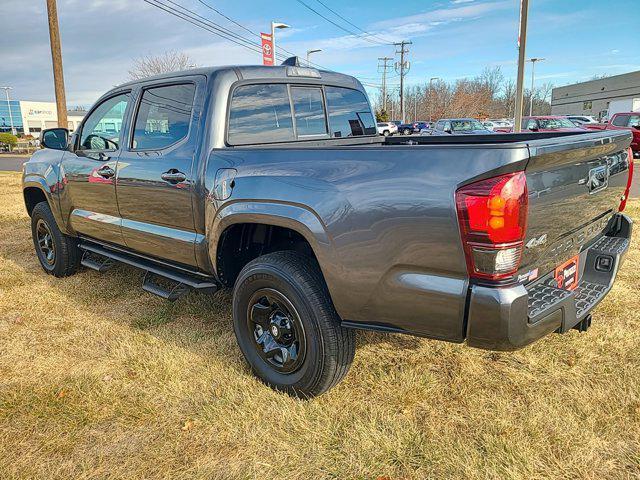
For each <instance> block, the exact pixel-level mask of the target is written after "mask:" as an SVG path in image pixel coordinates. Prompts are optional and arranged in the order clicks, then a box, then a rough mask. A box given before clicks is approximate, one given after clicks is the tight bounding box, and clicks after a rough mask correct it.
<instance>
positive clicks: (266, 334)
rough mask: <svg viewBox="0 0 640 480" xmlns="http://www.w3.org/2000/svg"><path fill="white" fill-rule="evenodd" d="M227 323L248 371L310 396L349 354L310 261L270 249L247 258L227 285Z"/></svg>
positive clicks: (346, 335) (338, 372)
mask: <svg viewBox="0 0 640 480" xmlns="http://www.w3.org/2000/svg"><path fill="white" fill-rule="evenodd" d="M233 325H234V330H235V334H236V338H237V340H238V345H239V346H240V349H241V350H242V353H243V354H244V356H245V358H246V359H247V361H248V362H249V365H250V366H251V368H252V369H253V371H254V373H255V374H256V375H257V376H258V377H259V378H260V379H261V380H263V381H264V382H265V383H266V384H267V385H269V386H271V387H272V388H274V389H276V390H280V391H284V392H286V393H288V394H290V395H294V396H298V397H312V396H315V395H319V394H321V393H323V392H325V391H327V390H328V389H330V388H331V387H333V386H334V385H335V384H337V383H338V382H339V381H340V380H341V379H342V378H343V377H344V376H345V375H346V373H347V371H348V370H349V367H350V365H351V362H352V361H353V357H354V354H355V341H354V333H353V331H352V330H349V329H346V328H343V327H341V326H340V319H339V317H338V314H337V313H336V311H335V309H334V307H333V304H332V303H331V299H330V297H329V292H328V291H327V287H326V285H325V283H324V280H323V278H322V274H321V272H320V269H319V268H318V266H317V264H316V262H315V261H314V260H313V259H310V258H308V257H306V256H304V255H301V254H299V253H296V252H291V251H284V252H274V253H270V254H268V255H264V256H262V257H258V258H256V259H255V260H253V261H251V262H249V263H248V264H247V265H246V266H245V267H244V268H243V269H242V271H241V272H240V275H239V276H238V279H237V280H236V283H235V286H234V290H233Z"/></svg>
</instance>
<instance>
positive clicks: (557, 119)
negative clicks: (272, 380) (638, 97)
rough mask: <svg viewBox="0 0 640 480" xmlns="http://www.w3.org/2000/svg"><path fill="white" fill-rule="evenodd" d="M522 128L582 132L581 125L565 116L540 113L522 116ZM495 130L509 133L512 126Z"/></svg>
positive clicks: (524, 129)
mask: <svg viewBox="0 0 640 480" xmlns="http://www.w3.org/2000/svg"><path fill="white" fill-rule="evenodd" d="M522 130H523V131H530V132H577V133H579V132H583V131H584V130H585V129H584V128H583V127H579V126H577V125H576V124H575V123H573V122H572V121H571V120H569V119H568V118H566V117H561V116H558V115H541V116H534V117H523V119H522ZM494 131H495V132H502V133H511V132H513V127H510V128H496V129H495V130H494Z"/></svg>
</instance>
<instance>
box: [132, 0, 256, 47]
mask: <svg viewBox="0 0 640 480" xmlns="http://www.w3.org/2000/svg"><path fill="white" fill-rule="evenodd" d="M143 1H144V2H146V3H148V4H149V5H152V6H154V7H156V8H159V9H160V10H164V11H165V12H167V13H169V14H171V15H173V16H175V17H178V18H180V19H181V20H184V21H186V22H188V23H190V24H192V25H195V26H196V27H199V28H201V29H203V30H206V31H208V32H209V33H213V34H214V35H216V36H218V37H221V38H223V39H225V40H229V41H230V42H232V43H235V44H236V45H239V46H241V47H244V48H246V49H248V50H251V51H252V52H256V53H262V51H261V49H260V48H259V47H258V46H257V45H255V44H254V43H253V42H251V41H249V40H246V39H244V38H242V37H240V36H239V35H236V34H233V33H226V32H225V30H226V29H224V28H221V27H219V26H218V27H216V26H215V24H214V23H213V22H208V21H202V20H199V19H198V18H196V17H194V16H191V15H189V14H187V13H184V12H181V11H179V10H176V9H175V8H172V7H170V6H169V5H166V4H163V3H161V2H160V1H159V0H143ZM203 18H204V17H203Z"/></svg>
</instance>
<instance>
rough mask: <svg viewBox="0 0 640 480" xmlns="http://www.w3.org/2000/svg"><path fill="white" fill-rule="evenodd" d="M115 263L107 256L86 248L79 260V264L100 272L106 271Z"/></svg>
mask: <svg viewBox="0 0 640 480" xmlns="http://www.w3.org/2000/svg"><path fill="white" fill-rule="evenodd" d="M115 263H116V262H115V261H113V260H112V259H111V258H109V257H105V256H104V255H100V254H98V253H93V252H90V251H88V250H85V251H84V252H83V253H82V260H80V265H82V266H83V267H87V268H90V269H91V270H95V271H96V272H100V273H104V272H106V271H107V270H109V269H110V268H111V267H113V266H114V265H115Z"/></svg>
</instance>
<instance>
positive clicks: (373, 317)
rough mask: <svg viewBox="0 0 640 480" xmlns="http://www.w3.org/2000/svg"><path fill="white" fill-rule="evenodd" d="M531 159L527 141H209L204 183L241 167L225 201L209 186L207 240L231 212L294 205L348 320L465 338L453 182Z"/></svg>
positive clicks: (265, 215) (283, 209) (277, 212)
mask: <svg viewBox="0 0 640 480" xmlns="http://www.w3.org/2000/svg"><path fill="white" fill-rule="evenodd" d="M527 158H528V157H527V150H526V148H522V147H520V148H506V147H504V148H503V147H501V146H497V147H496V146H492V147H489V148H487V147H486V146H484V147H479V146H468V145H466V146H459V145H458V146H415V145H414V146H364V147H344V148H326V147H319V148H304V149H301V148H251V149H250V148H244V149H241V148H234V149H222V150H214V151H213V152H212V154H211V156H210V157H209V161H208V167H207V174H206V187H207V191H208V192H211V191H212V188H213V182H214V178H215V172H216V171H217V170H218V169H219V168H234V169H236V170H237V175H236V177H235V188H234V189H233V194H232V196H231V197H230V198H229V199H228V200H226V201H216V200H214V199H213V196H212V195H211V194H208V195H207V206H206V208H207V215H206V224H207V232H208V235H209V236H210V242H211V243H210V244H211V245H215V244H216V239H217V238H218V237H219V235H220V234H221V233H222V230H223V229H224V228H225V227H226V226H228V225H229V224H230V223H231V222H233V219H232V217H233V216H234V215H233V214H232V215H228V214H227V213H226V212H230V211H234V212H236V213H238V212H241V213H243V215H241V216H240V217H238V221H246V219H247V218H254V219H262V221H264V222H267V223H271V222H273V223H274V224H285V225H286V224H287V223H286V222H288V221H289V220H291V218H289V216H290V213H288V212H298V213H296V214H291V215H292V217H294V218H293V219H294V220H295V222H297V223H299V224H302V225H304V226H303V227H301V228H303V230H304V231H302V232H300V233H302V234H303V235H305V237H307V239H308V240H309V241H310V243H311V246H312V248H313V249H314V252H315V254H316V256H317V258H318V260H319V263H320V266H321V269H322V271H323V274H324V277H325V279H326V282H327V285H328V288H329V291H330V293H331V296H332V299H333V302H334V304H335V307H336V309H337V311H338V313H339V314H340V316H341V318H342V319H343V320H348V321H351V322H359V323H368V324H375V325H378V326H384V327H391V328H395V329H401V330H405V331H409V332H411V333H414V334H418V335H423V336H429V337H434V338H440V339H445V340H452V341H462V340H463V338H464V335H463V332H464V325H463V323H464V322H463V319H464V308H465V299H466V293H467V283H468V279H467V272H466V264H465V259H464V254H463V250H462V246H461V242H460V237H459V231H458V221H457V217H456V209H455V203H454V193H455V190H456V188H457V187H458V186H460V185H461V184H463V183H466V182H468V181H471V180H474V179H479V178H481V177H486V176H491V175H495V174H497V173H502V172H506V171H513V170H517V169H518V168H523V165H524V162H526V159H527ZM302 212H305V213H302ZM242 218H244V219H242ZM305 218H306V220H305ZM283 222H284V223H283ZM292 225H295V223H292ZM214 250H215V249H214ZM210 256H211V258H210V260H211V262H212V263H213V264H214V265H215V254H214V252H211V255H210Z"/></svg>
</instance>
